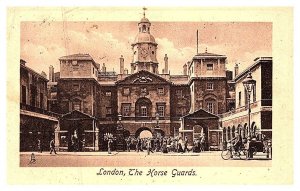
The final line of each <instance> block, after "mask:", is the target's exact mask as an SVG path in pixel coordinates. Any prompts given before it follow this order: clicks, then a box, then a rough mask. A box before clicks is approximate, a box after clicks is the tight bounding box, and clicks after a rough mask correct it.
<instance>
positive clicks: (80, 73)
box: [60, 60, 98, 80]
mask: <svg viewBox="0 0 300 191" xmlns="http://www.w3.org/2000/svg"><path fill="white" fill-rule="evenodd" d="M76 62H77V63H76ZM97 76H98V71H97V68H96V67H95V66H94V65H93V62H92V61H81V60H77V61H76V60H74V61H71V60H61V61H60V78H94V79H96V80H97Z"/></svg>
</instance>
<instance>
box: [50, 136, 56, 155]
mask: <svg viewBox="0 0 300 191" xmlns="http://www.w3.org/2000/svg"><path fill="white" fill-rule="evenodd" d="M52 152H54V154H57V153H56V150H55V142H54V138H52V139H51V141H50V154H52Z"/></svg>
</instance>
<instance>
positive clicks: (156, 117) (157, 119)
mask: <svg viewBox="0 0 300 191" xmlns="http://www.w3.org/2000/svg"><path fill="white" fill-rule="evenodd" d="M155 120H156V125H155V127H154V129H153V135H155V136H154V137H157V132H155V130H157V129H160V128H159V113H155Z"/></svg>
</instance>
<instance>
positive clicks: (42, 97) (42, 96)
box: [40, 93, 44, 108]
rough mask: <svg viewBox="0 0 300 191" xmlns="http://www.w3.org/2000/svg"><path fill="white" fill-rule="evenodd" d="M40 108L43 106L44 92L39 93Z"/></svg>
mask: <svg viewBox="0 0 300 191" xmlns="http://www.w3.org/2000/svg"><path fill="white" fill-rule="evenodd" d="M40 108H44V94H42V93H40Z"/></svg>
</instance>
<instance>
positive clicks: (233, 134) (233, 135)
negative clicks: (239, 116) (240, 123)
mask: <svg viewBox="0 0 300 191" xmlns="http://www.w3.org/2000/svg"><path fill="white" fill-rule="evenodd" d="M231 133H232V138H233V137H235V126H234V125H233V127H232V129H231Z"/></svg>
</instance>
